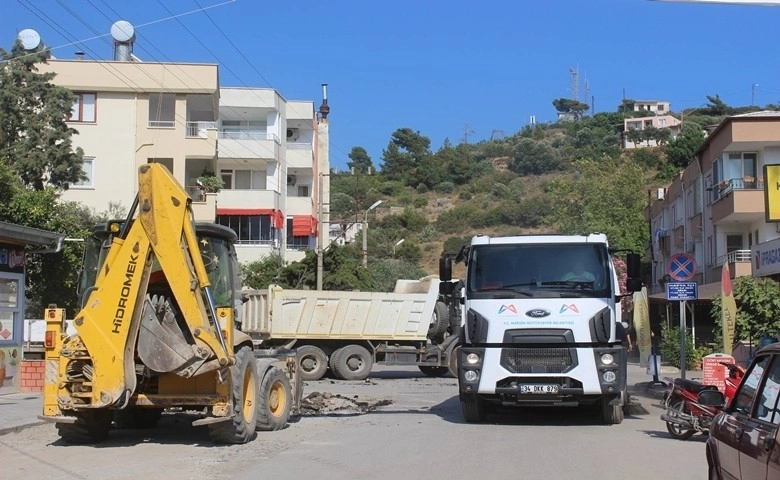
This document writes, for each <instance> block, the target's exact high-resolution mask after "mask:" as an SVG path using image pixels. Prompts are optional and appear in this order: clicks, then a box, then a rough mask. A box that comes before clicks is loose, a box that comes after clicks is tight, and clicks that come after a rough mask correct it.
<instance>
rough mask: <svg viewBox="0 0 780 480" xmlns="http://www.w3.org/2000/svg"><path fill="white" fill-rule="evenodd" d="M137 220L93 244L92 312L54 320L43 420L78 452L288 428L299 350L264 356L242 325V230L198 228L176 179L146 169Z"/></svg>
mask: <svg viewBox="0 0 780 480" xmlns="http://www.w3.org/2000/svg"><path fill="white" fill-rule="evenodd" d="M138 182H139V189H138V195H137V196H136V199H135V200H134V202H133V206H132V207H131V209H130V212H129V214H128V216H127V218H126V219H124V220H121V221H109V222H106V223H105V224H104V225H102V226H98V227H97V228H96V229H95V231H94V232H93V235H92V236H91V237H90V238H89V239H87V241H86V247H85V252H84V259H83V265H82V270H81V274H80V279H79V282H80V283H79V285H80V288H79V290H80V294H81V306H80V310H79V311H78V312H77V313H76V314H75V316H74V318H73V319H72V328H73V329H75V333H68V331H67V329H66V319H65V312H64V310H63V309H61V308H57V307H56V306H55V305H51V306H49V308H47V309H46V311H45V320H46V332H45V337H44V348H45V370H46V373H45V384H44V394H43V414H42V415H41V416H40V417H39V418H41V419H42V420H45V421H49V422H53V423H56V426H57V429H58V431H59V435H60V436H61V437H62V438H63V439H64V440H65V441H67V442H70V443H95V442H100V441H102V440H104V439H106V438H107V436H108V435H109V432H110V430H111V429H112V428H113V427H127V428H147V427H151V426H154V425H155V424H156V423H157V421H158V420H159V419H160V417H161V415H162V413H163V412H164V411H166V410H167V411H168V412H173V413H175V412H187V413H190V412H194V413H196V414H197V415H196V418H197V419H196V420H195V421H194V422H193V424H194V425H205V426H206V427H207V428H208V431H209V433H210V436H211V438H212V439H213V440H214V441H215V442H218V443H245V442H248V441H250V440H251V439H252V438H253V437H254V435H255V431H256V430H278V429H281V428H284V426H285V425H286V424H287V422H288V419H289V416H290V415H291V413H294V412H295V409H296V408H297V402H298V401H299V399H300V397H301V394H302V393H301V383H300V378H299V377H298V376H297V358H296V352H295V351H293V350H281V349H274V350H268V349H256V348H254V343H253V341H252V339H251V338H250V337H249V335H247V334H246V333H244V332H241V331H240V330H239V329H238V328H237V326H238V325H240V324H241V323H242V319H241V314H242V313H243V309H242V303H241V296H240V291H241V286H240V281H239V278H240V277H239V268H238V262H237V258H236V252H235V248H234V244H235V242H236V234H235V232H233V230H231V229H229V228H227V227H223V226H221V225H217V224H213V223H202V224H200V223H199V224H197V225H196V223H195V222H194V218H193V214H192V209H191V199H190V197H189V196H188V195H187V193H186V191H185V190H184V189H183V188H182V187H181V185H180V184H179V183H178V182H177V181H176V180H175V179H174V178H173V176H172V175H171V174H170V172H169V171H168V170H167V169H166V168H165V167H164V166H162V165H160V164H156V163H151V164H147V165H143V166H141V167H140V168H139V170H138Z"/></svg>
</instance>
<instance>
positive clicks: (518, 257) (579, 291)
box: [468, 243, 612, 298]
mask: <svg viewBox="0 0 780 480" xmlns="http://www.w3.org/2000/svg"><path fill="white" fill-rule="evenodd" d="M611 279H612V276H611V274H610V265H609V255H608V253H607V248H606V246H605V245H603V244H601V245H598V244H582V243H577V244H567V243H556V244H500V245H495V244H494V245H478V246H475V247H472V249H471V257H470V259H469V266H468V290H469V294H470V295H471V297H472V298H480V297H482V298H507V297H510V298H511V297H531V296H533V297H557V298H566V297H586V296H587V297H607V296H611V295H612V283H611Z"/></svg>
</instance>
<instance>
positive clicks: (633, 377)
mask: <svg viewBox="0 0 780 480" xmlns="http://www.w3.org/2000/svg"><path fill="white" fill-rule="evenodd" d="M701 374H702V372H700V371H692V372H686V375H685V377H686V378H688V379H691V380H701ZM678 375H680V370H679V369H678V368H675V367H670V366H668V365H662V366H661V374H660V375H659V376H658V380H660V381H663V380H664V377H676V376H678ZM652 381H653V377H652V376H650V375H647V371H646V369H644V368H642V367H640V366H639V363H637V362H629V363H628V391H629V393H630V394H632V395H633V396H635V397H640V398H645V399H660V398H661V396H662V395H663V392H664V391H666V389H667V388H668V387H666V385H665V384H664V385H655V386H652V385H650V384H651V383H652ZM456 393H457V392H456ZM42 407H43V394H42V393H11V394H7V395H0V435H5V434H7V433H11V432H15V431H18V430H21V429H24V428H27V427H31V426H34V425H40V424H42V423H45V422H43V421H42V420H39V419H38V415H40V414H41V411H42Z"/></svg>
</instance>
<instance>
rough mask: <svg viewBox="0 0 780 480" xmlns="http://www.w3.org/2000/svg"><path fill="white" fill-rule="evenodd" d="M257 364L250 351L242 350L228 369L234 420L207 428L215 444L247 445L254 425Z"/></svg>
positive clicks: (255, 416) (247, 349)
mask: <svg viewBox="0 0 780 480" xmlns="http://www.w3.org/2000/svg"><path fill="white" fill-rule="evenodd" d="M259 377H260V375H259V374H258V373H257V363H256V362H255V356H254V354H253V353H252V349H250V348H249V347H242V348H241V349H240V350H239V351H238V353H236V364H235V365H233V366H232V367H230V382H231V386H230V394H231V395H230V396H231V399H230V401H231V404H232V407H233V417H232V418H231V419H230V420H226V421H223V422H218V423H212V424H209V435H210V436H211V439H212V440H213V441H215V442H217V443H246V442H248V441H249V440H251V439H252V435H254V433H255V426H256V425H257V405H256V404H255V402H256V400H257V393H258V391H259V383H260V382H259V380H258V379H259Z"/></svg>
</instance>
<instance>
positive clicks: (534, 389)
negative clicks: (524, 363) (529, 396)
mask: <svg viewBox="0 0 780 480" xmlns="http://www.w3.org/2000/svg"><path fill="white" fill-rule="evenodd" d="M520 393H540V394H548V395H549V394H555V393H558V385H520Z"/></svg>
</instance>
